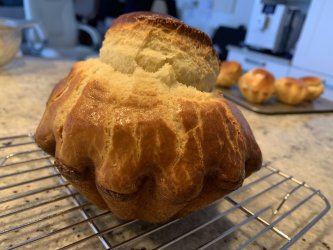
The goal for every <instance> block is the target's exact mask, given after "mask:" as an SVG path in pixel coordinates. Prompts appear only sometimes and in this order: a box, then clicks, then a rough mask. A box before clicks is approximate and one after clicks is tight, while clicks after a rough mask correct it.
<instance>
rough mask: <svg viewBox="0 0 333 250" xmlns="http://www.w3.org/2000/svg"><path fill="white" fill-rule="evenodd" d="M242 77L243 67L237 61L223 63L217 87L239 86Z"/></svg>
mask: <svg viewBox="0 0 333 250" xmlns="http://www.w3.org/2000/svg"><path fill="white" fill-rule="evenodd" d="M241 75H242V66H241V65H240V64H239V63H238V62H236V61H226V62H222V63H221V65H220V73H219V74H218V76H217V79H216V85H217V86H221V87H226V88H229V87H231V86H232V85H234V84H237V82H238V79H239V77H240V76H241Z"/></svg>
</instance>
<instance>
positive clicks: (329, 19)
mask: <svg viewBox="0 0 333 250" xmlns="http://www.w3.org/2000/svg"><path fill="white" fill-rule="evenodd" d="M332 12H333V1H332V0H312V1H311V4H310V8H309V11H308V14H307V18H306V21H305V24H304V26H303V30H302V33H301V36H300V38H299V40H298V44H297V47H296V51H295V54H294V57H293V60H292V65H293V66H295V67H298V68H301V69H304V70H309V71H311V72H318V73H321V74H325V75H328V76H331V77H332V78H333V14H332Z"/></svg>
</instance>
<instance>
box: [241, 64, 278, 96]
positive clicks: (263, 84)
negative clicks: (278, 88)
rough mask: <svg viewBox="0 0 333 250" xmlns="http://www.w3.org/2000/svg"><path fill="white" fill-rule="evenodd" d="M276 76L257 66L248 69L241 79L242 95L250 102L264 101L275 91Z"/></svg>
mask: <svg viewBox="0 0 333 250" xmlns="http://www.w3.org/2000/svg"><path fill="white" fill-rule="evenodd" d="M274 81H275V78H274V76H273V75H272V74H271V73H270V72H268V71H267V70H265V69H261V68H257V69H253V70H251V71H248V72H247V73H245V74H244V75H242V76H241V77H240V79H239V82H238V84H239V89H240V91H241V93H242V95H243V96H244V97H245V98H246V99H247V100H248V101H250V102H253V103H263V102H265V101H267V100H268V99H269V98H270V97H271V96H272V95H273V94H274V91H275V88H274Z"/></svg>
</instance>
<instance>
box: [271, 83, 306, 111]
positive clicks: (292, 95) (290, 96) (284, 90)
mask: <svg viewBox="0 0 333 250" xmlns="http://www.w3.org/2000/svg"><path fill="white" fill-rule="evenodd" d="M275 89H276V95H277V98H278V100H279V101H280V102H282V103H285V104H288V105H297V104H300V103H301V102H303V101H305V98H306V96H307V89H306V87H305V84H304V83H303V81H301V80H299V79H296V78H292V77H284V78H281V79H279V80H277V81H276V82H275Z"/></svg>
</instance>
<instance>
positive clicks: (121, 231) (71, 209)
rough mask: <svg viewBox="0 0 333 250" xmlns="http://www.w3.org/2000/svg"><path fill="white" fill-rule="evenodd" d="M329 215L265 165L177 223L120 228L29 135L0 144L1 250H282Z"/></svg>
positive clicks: (319, 201) (316, 198)
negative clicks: (66, 176) (60, 171)
mask: <svg viewBox="0 0 333 250" xmlns="http://www.w3.org/2000/svg"><path fill="white" fill-rule="evenodd" d="M329 209H330V204H329V202H328V200H327V199H326V198H325V196H324V195H323V194H322V193H321V192H320V191H319V190H317V189H315V188H313V187H311V186H309V185H308V184H306V183H305V182H302V181H298V180H297V179H295V178H294V177H292V176H289V175H288V174H285V173H282V172H281V171H279V170H277V169H274V168H272V167H270V166H269V163H266V164H265V165H264V166H263V168H262V169H261V170H260V171H258V172H256V173H255V174H253V175H251V176H250V177H249V178H247V179H246V181H245V183H244V185H243V186H242V187H241V188H239V189H238V190H236V191H234V192H233V193H231V194H229V195H227V196H225V197H224V198H223V199H220V200H218V201H217V202H215V203H213V204H211V205H210V206H208V207H207V208H205V209H202V210H200V211H198V212H196V213H193V214H191V215H189V216H187V217H185V218H183V219H176V220H171V221H169V222H167V223H163V224H149V223H144V222H142V221H138V220H134V221H123V220H120V219H118V218H116V217H115V216H114V215H113V214H112V213H111V212H109V211H105V210H104V211H103V210H100V209H98V208H96V207H95V206H94V205H92V204H91V203H89V202H88V201H86V200H85V199H84V198H83V197H82V196H81V195H80V194H79V193H78V192H77V191H76V190H75V189H74V188H73V187H72V186H71V185H70V184H69V183H68V182H67V181H66V180H65V179H63V177H62V176H61V175H60V174H59V172H58V171H57V169H56V168H55V167H54V165H53V158H52V157H51V156H50V155H47V154H46V153H44V152H43V151H42V150H40V149H39V148H38V147H37V145H36V144H35V142H34V138H33V136H32V135H18V136H12V137H6V138H0V249H17V248H20V249H34V250H37V249H141V250H148V249H176V250H177V249H206V248H207V249H244V248H246V249H261V250H262V249H287V248H289V247H290V246H291V245H293V244H294V243H295V242H296V241H298V240H299V239H300V238H301V237H302V235H303V234H304V233H306V232H307V231H308V230H310V228H311V227H312V226H313V225H315V224H316V222H317V221H318V220H320V219H321V218H322V217H323V216H324V215H325V214H326V213H327V212H328V210H329ZM300 242H303V241H300Z"/></svg>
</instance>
